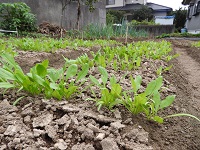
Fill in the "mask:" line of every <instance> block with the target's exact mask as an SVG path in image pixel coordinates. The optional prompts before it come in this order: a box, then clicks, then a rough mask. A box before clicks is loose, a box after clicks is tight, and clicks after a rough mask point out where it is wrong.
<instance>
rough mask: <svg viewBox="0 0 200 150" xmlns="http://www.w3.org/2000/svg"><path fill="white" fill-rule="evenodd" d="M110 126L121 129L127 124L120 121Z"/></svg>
mask: <svg viewBox="0 0 200 150" xmlns="http://www.w3.org/2000/svg"><path fill="white" fill-rule="evenodd" d="M110 126H111V127H113V128H114V129H121V128H124V127H125V125H124V124H121V123H120V121H116V122H112V123H111V124H110Z"/></svg>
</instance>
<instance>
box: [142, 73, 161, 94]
mask: <svg viewBox="0 0 200 150" xmlns="http://www.w3.org/2000/svg"><path fill="white" fill-rule="evenodd" d="M162 81H163V77H162V76H159V77H158V78H157V79H155V80H153V81H151V82H150V83H149V84H148V85H147V88H146V90H145V94H146V95H147V96H148V95H152V94H153V93H154V92H156V91H158V90H159V89H160V88H161V86H162Z"/></svg>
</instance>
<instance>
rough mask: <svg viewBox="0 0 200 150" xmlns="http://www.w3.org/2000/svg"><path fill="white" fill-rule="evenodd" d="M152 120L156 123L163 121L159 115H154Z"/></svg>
mask: <svg viewBox="0 0 200 150" xmlns="http://www.w3.org/2000/svg"><path fill="white" fill-rule="evenodd" d="M153 120H154V121H156V122H158V123H163V121H164V119H163V118H161V117H159V116H154V117H153Z"/></svg>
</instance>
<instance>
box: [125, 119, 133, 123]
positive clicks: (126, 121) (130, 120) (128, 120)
mask: <svg viewBox="0 0 200 150" xmlns="http://www.w3.org/2000/svg"><path fill="white" fill-rule="evenodd" d="M131 122H132V118H127V119H126V120H125V121H124V124H130V123H131Z"/></svg>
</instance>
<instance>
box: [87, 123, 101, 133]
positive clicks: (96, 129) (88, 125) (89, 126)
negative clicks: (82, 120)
mask: <svg viewBox="0 0 200 150" xmlns="http://www.w3.org/2000/svg"><path fill="white" fill-rule="evenodd" d="M87 127H88V128H89V129H91V130H92V131H93V132H95V133H98V132H100V129H99V128H98V127H96V126H94V125H93V124H91V123H88V124H87Z"/></svg>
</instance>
